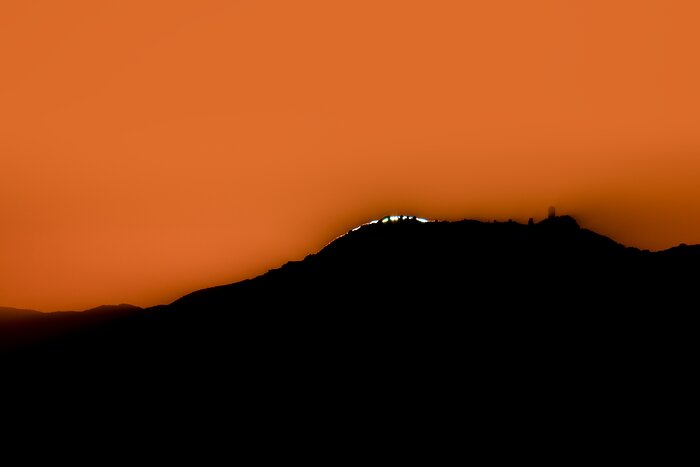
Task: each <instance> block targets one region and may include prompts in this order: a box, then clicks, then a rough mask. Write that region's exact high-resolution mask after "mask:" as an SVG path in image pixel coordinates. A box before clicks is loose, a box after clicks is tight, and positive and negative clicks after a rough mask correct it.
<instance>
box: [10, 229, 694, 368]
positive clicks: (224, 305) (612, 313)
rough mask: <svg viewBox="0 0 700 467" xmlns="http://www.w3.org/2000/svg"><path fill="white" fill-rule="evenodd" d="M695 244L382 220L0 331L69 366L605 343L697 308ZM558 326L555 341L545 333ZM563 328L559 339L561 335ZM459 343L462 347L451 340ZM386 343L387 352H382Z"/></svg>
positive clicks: (24, 348)
mask: <svg viewBox="0 0 700 467" xmlns="http://www.w3.org/2000/svg"><path fill="white" fill-rule="evenodd" d="M699 264H700V247H698V246H685V245H681V246H678V247H675V248H672V249H670V250H666V251H662V252H649V251H642V250H639V249H636V248H629V247H625V246H623V245H621V244H619V243H617V242H615V241H613V240H611V239H609V238H607V237H604V236H602V235H599V234H596V233H595V232H592V231H590V230H587V229H582V228H580V227H579V225H578V224H577V222H576V221H575V220H574V219H573V218H571V217H569V216H560V217H553V218H549V219H546V220H544V221H542V222H539V223H537V224H534V223H533V224H530V225H524V224H520V223H517V222H511V221H509V222H480V221H473V220H464V221H458V222H443V221H434V222H421V221H419V220H418V219H416V218H412V217H394V218H386V219H383V220H382V221H381V222H374V223H371V224H367V225H364V226H362V227H360V228H357V229H353V230H352V231H350V232H348V233H347V234H346V235H343V236H341V237H339V238H337V239H336V240H335V241H333V242H331V243H330V244H329V245H327V246H326V247H325V248H323V249H322V250H321V251H319V252H318V253H315V254H311V255H309V256H307V257H306V258H305V259H304V260H302V261H293V262H289V263H287V264H285V265H284V266H282V267H280V268H278V269H273V270H271V271H269V272H267V273H266V274H263V275H261V276H259V277H256V278H254V279H249V280H244V281H242V282H238V283H235V284H230V285H224V286H219V287H213V288H209V289H204V290H199V291H196V292H193V293H191V294H188V295H186V296H184V297H182V298H180V299H178V300H176V301H175V302H173V303H172V304H170V305H164V306H158V307H153V308H149V309H143V310H142V309H139V308H138V307H132V306H128V305H121V306H114V307H98V308H97V309H94V310H91V311H88V312H83V313H54V314H41V315H39V314H36V313H35V314H31V317H32V318H31V319H28V320H24V321H22V320H17V322H15V323H11V324H8V323H4V324H3V325H2V327H0V333H1V334H2V335H1V336H0V337H1V339H0V342H2V345H3V347H4V350H5V351H6V352H7V351H10V353H11V354H12V353H17V354H19V355H23V356H24V355H27V354H31V355H35V354H36V355H44V356H48V357H46V358H52V359H61V358H68V357H61V355H64V356H65V355H70V356H71V357H70V359H71V360H76V359H77V360H80V359H85V358H88V356H89V358H97V357H99V358H103V357H104V358H112V359H117V360H119V359H128V358H132V359H136V360H138V361H141V360H143V359H148V358H149V356H153V355H161V356H162V355H170V356H173V358H175V357H174V356H175V355H180V356H183V355H197V354H207V355H209V356H208V357H207V358H208V359H211V358H212V357H211V356H212V355H216V356H217V358H224V357H223V356H226V355H229V354H230V353H231V352H234V351H235V349H236V348H238V347H239V346H241V345H244V344H245V343H247V344H252V345H259V344H260V343H261V342H267V343H268V344H269V346H270V348H281V347H285V348H289V349H295V350H299V349H300V348H302V347H305V346H307V345H309V343H312V342H313V343H315V344H313V345H312V347H313V346H317V345H324V346H329V347H334V348H337V347H338V346H339V345H340V343H341V342H345V343H347V344H349V343H350V341H351V340H353V339H359V340H364V341H365V342H366V343H368V344H370V347H371V346H372V345H378V346H380V347H383V346H384V344H385V343H386V342H391V343H392V344H391V345H406V344H407V343H406V342H404V339H407V338H408V336H409V335H410V336H413V338H416V339H419V340H421V341H425V342H430V341H435V342H434V344H438V343H440V344H442V343H445V342H452V343H459V342H460V341H461V340H463V339H462V337H463V336H466V335H469V333H470V332H474V331H475V330H479V333H480V334H478V335H475V336H472V339H479V340H488V339H489V337H488V336H489V335H491V333H497V335H498V336H499V339H502V338H504V336H510V337H509V339H510V341H509V342H510V343H511V344H513V343H515V342H523V339H524V338H525V336H526V335H529V336H537V335H543V334H546V335H547V339H552V338H558V337H557V336H564V335H566V336H567V339H576V338H580V337H581V336H583V335H584V334H585V333H587V332H592V333H595V334H596V335H598V336H602V335H604V334H605V333H608V332H610V333H613V332H616V330H619V329H618V328H620V327H624V326H627V327H634V326H646V325H648V322H646V321H645V320H646V319H647V317H648V316H649V314H648V312H650V311H651V312H654V313H655V314H656V319H657V321H658V322H659V324H660V325H661V324H662V322H663V320H659V319H658V314H659V313H678V312H682V311H684V310H687V309H689V307H691V304H692V303H693V300H692V299H693V298H694V288H695V284H696V283H697V279H698V265H699ZM20 321H21V322H20ZM552 330H556V332H552ZM562 330H566V333H563V334H562V333H561V331H562ZM460 336H462V337H460ZM387 345H388V344H387Z"/></svg>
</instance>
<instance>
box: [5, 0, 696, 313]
mask: <svg viewBox="0 0 700 467" xmlns="http://www.w3.org/2000/svg"><path fill="white" fill-rule="evenodd" d="M699 24H700V2H698V1H697V0H546V1H545V0H528V1H523V0H480V1H476V0H474V1H470V0H422V1H411V0H313V1H309V0H294V1H291V0H227V1H224V0H218V1H214V0H187V1H183V0H119V1H116V0H115V1H107V0H104V1H96V0H61V1H55V0H34V1H27V0H2V1H1V2H0V220H1V224H0V305H3V306H14V307H23V308H35V309H40V310H44V311H49V310H60V309H85V308H89V307H93V306H97V305H100V304H104V303H122V302H127V303H133V304H136V305H141V306H149V305H154V304H159V303H168V302H170V301H172V300H174V299H176V298H177V297H179V296H181V295H183V294H185V293H187V292H190V291H193V290H196V289H199V288H203V287H208V286H213V285H218V284H224V283H230V282H234V281H238V280H241V279H244V278H248V277H252V276H254V275H257V274H260V273H263V272H265V271H267V270H268V269H270V268H272V267H277V266H280V265H282V264H283V263H285V262H287V261H290V260H300V259H302V258H303V257H304V256H305V255H307V254H309V253H313V252H316V251H318V250H319V249H320V248H322V247H323V246H324V245H325V244H326V243H327V242H328V241H330V240H332V239H333V238H334V237H336V236H338V235H340V234H342V233H344V232H346V231H347V230H349V229H350V228H352V227H354V226H356V225H358V224H361V223H363V222H366V221H369V220H371V219H375V218H380V217H382V216H384V215H387V214H394V213H406V214H412V215H418V216H422V217H427V218H439V219H450V220H456V219H463V218H476V219H483V220H491V219H501V220H503V219H508V218H513V219H515V220H519V221H523V222H525V221H527V219H528V218H529V217H534V218H535V219H536V220H539V219H541V218H543V217H544V216H545V215H546V211H547V207H548V206H550V205H554V206H556V207H557V210H558V212H559V213H561V214H571V215H573V216H575V217H576V218H577V219H578V220H579V223H580V224H581V225H582V226H584V227H587V228H590V229H593V230H596V231H598V232H600V233H602V234H605V235H608V236H610V237H612V238H614V239H615V240H617V241H619V242H622V243H625V244H628V245H632V246H637V247H640V248H649V249H652V250H657V249H663V248H668V247H671V246H674V245H676V244H678V243H681V242H685V243H700V84H699V83H700V27H698V25H699Z"/></svg>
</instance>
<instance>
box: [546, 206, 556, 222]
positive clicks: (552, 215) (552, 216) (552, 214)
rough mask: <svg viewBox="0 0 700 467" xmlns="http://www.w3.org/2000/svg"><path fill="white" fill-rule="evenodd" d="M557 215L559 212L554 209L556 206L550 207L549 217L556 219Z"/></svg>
mask: <svg viewBox="0 0 700 467" xmlns="http://www.w3.org/2000/svg"><path fill="white" fill-rule="evenodd" d="M555 217H557V212H556V210H555V209H554V206H550V207H549V209H548V210H547V218H548V219H554V218H555Z"/></svg>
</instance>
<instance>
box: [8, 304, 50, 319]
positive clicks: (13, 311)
mask: <svg viewBox="0 0 700 467" xmlns="http://www.w3.org/2000/svg"><path fill="white" fill-rule="evenodd" d="M40 314H41V312H40V311H36V310H27V309H23V308H10V307H5V306H0V322H2V321H4V320H15V319H22V318H26V317H29V316H38V315H40Z"/></svg>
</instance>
